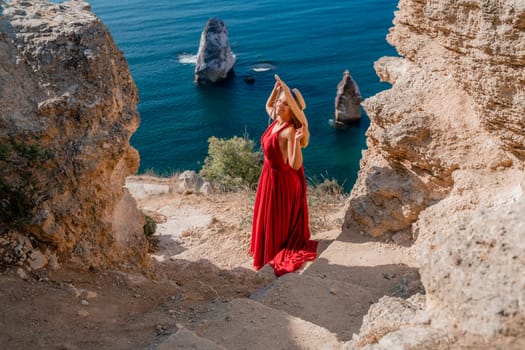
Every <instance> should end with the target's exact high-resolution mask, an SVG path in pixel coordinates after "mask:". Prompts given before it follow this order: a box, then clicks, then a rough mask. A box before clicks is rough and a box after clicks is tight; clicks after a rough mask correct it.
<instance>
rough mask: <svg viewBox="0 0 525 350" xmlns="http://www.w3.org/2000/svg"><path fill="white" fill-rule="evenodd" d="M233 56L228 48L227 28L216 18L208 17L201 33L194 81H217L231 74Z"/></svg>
mask: <svg viewBox="0 0 525 350" xmlns="http://www.w3.org/2000/svg"><path fill="white" fill-rule="evenodd" d="M234 64H235V56H234V55H233V52H232V50H231V48H230V40H229V38H228V30H227V28H226V25H225V24H224V22H223V21H222V20H220V19H218V18H210V19H209V20H208V22H207V23H206V26H205V28H204V30H203V32H202V34H201V40H200V44H199V51H198V53H197V64H196V65H195V81H196V82H197V83H218V82H220V81H223V80H226V79H227V78H229V77H230V76H232V74H233V66H234Z"/></svg>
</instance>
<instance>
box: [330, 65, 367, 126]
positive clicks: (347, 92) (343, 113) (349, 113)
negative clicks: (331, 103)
mask: <svg viewBox="0 0 525 350" xmlns="http://www.w3.org/2000/svg"><path fill="white" fill-rule="evenodd" d="M361 101H363V98H362V97H361V93H360V92H359V87H358V86H357V84H356V82H355V81H354V79H353V78H352V76H351V75H350V72H349V71H348V70H345V71H344V72H343V78H342V79H341V81H340V82H339V84H337V93H336V96H335V121H334V126H344V125H346V124H352V123H355V122H358V121H359V120H361Z"/></svg>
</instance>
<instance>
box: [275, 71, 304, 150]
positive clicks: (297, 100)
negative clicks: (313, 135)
mask: <svg viewBox="0 0 525 350" xmlns="http://www.w3.org/2000/svg"><path fill="white" fill-rule="evenodd" d="M275 80H277V81H278V82H280V85H281V88H282V91H283V92H284V96H285V97H286V102H287V103H288V106H289V107H290V109H291V110H292V113H293V116H294V117H295V119H296V120H297V121H298V122H299V123H301V126H303V125H304V126H306V128H305V129H304V136H303V137H302V138H301V141H300V142H301V147H303V148H304V147H306V146H307V145H308V141H309V139H310V132H309V130H308V120H306V115H305V114H304V109H306V103H305V102H304V98H303V95H301V92H300V91H299V90H298V89H296V88H294V89H290V88H289V87H288V85H286V84H285V83H284V81H282V80H281V78H279V76H278V75H277V74H275Z"/></svg>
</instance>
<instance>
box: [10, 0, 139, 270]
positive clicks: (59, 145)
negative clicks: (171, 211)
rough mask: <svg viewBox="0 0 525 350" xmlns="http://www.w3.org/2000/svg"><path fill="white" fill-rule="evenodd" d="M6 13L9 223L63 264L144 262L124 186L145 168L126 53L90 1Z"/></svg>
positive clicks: (13, 7) (16, 7)
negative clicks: (135, 141)
mask: <svg viewBox="0 0 525 350" xmlns="http://www.w3.org/2000/svg"><path fill="white" fill-rule="evenodd" d="M2 7H3V15H2V16H1V17H0V31H1V32H0V67H1V68H2V69H0V108H1V113H0V130H2V132H1V133H0V181H1V185H2V186H0V188H1V191H2V202H1V206H2V208H1V209H2V210H1V212H2V214H1V220H0V221H1V225H3V226H5V225H7V226H11V227H19V228H20V232H21V233H23V234H24V235H27V234H28V233H29V232H30V233H31V235H32V236H33V237H35V238H36V239H37V240H38V241H39V242H40V244H44V245H47V246H48V247H49V249H51V251H52V253H51V254H54V253H56V254H57V256H58V257H59V258H60V260H61V261H73V262H75V263H77V264H78V265H80V266H84V267H90V266H94V267H101V266H106V265H112V264H121V263H123V264H130V265H134V264H141V263H143V259H144V257H145V256H146V250H147V249H146V241H145V238H144V234H143V229H142V226H143V225H144V219H143V215H142V214H141V213H140V212H139V211H138V209H137V207H136V204H135V202H134V199H133V198H132V197H131V196H130V195H129V193H128V190H127V189H126V188H124V181H125V178H126V177H127V176H129V175H131V174H133V173H134V172H136V170H137V168H138V164H139V157H138V153H137V151H136V150H135V149H133V148H132V147H131V146H130V144H129V139H130V137H131V135H132V134H133V132H134V131H135V130H136V129H137V127H138V125H139V115H138V112H137V109H136V105H137V101H138V93H137V88H136V86H135V84H134V82H133V79H132V77H131V76H130V73H129V70H128V65H127V62H126V60H125V58H124V55H123V54H122V52H121V51H119V49H118V48H117V47H116V45H115V43H114V42H113V40H112V38H111V35H110V33H109V32H108V30H107V28H106V27H105V26H104V25H103V24H102V22H101V21H100V20H99V19H98V18H97V17H96V16H95V15H94V14H93V13H91V12H90V11H89V5H88V4H87V3H85V2H83V1H68V2H64V3H60V4H58V3H52V2H48V1H43V0H39V1H31V2H29V1H21V0H13V1H9V2H8V3H5V2H4V3H2ZM20 208H22V210H21V209H20ZM14 224H16V225H14Z"/></svg>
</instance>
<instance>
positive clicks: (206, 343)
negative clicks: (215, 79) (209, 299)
mask: <svg viewBox="0 0 525 350" xmlns="http://www.w3.org/2000/svg"><path fill="white" fill-rule="evenodd" d="M325 248H326V249H325V250H324V251H323V252H322V253H321V254H320V255H319V257H318V258H317V259H316V260H315V261H313V262H311V263H307V264H305V266H304V267H303V268H302V269H301V270H300V271H299V272H296V273H290V274H286V275H284V276H281V277H280V278H275V279H274V280H273V282H272V283H271V284H269V285H268V286H266V287H265V288H263V289H261V290H259V291H257V292H255V293H254V294H252V295H251V296H250V298H239V299H234V300H232V301H230V302H228V303H224V304H222V305H219V306H217V307H216V308H215V309H214V310H213V311H212V312H210V313H209V314H208V315H207V316H206V319H205V320H204V321H203V322H202V323H201V324H200V326H199V327H197V329H196V330H195V331H194V332H191V331H189V330H187V329H185V328H181V329H179V330H178V331H177V332H176V333H175V334H172V335H171V336H170V337H169V338H168V339H167V340H166V341H164V342H163V343H162V344H160V345H159V346H158V347H157V349H158V350H171V349H188V350H189V349H194V350H208V349H209V350H212V349H213V350H214V349H222V350H224V349H227V350H242V349H246V350H248V349H250V350H258V349H261V350H263V349H264V350H268V349H272V350H273V349H275V350H278V349H283V350H285V349H286V350H295V349H297V350H302V349H312V350H313V349H316V350H322V349H326V350H332V349H342V348H343V347H344V344H345V343H346V342H348V341H349V340H350V339H352V334H353V333H358V332H359V329H360V327H361V323H362V320H363V316H364V315H366V313H367V312H368V309H369V307H370V305H371V304H373V303H375V302H376V301H377V300H379V298H381V297H382V296H384V295H397V296H402V297H405V298H406V297H408V296H409V295H410V294H411V292H410V284H411V283H412V284H413V283H418V281H419V274H418V272H417V269H415V268H414V267H411V266H410V261H409V260H410V259H408V258H407V254H406V248H403V247H397V246H396V247H394V246H391V245H387V244H384V243H380V242H373V241H370V240H367V239H366V238H365V237H362V236H359V235H355V234H351V233H349V232H345V231H343V232H342V233H340V234H339V235H338V236H337V238H336V239H335V240H333V242H332V243H331V244H330V245H328V246H327V247H325ZM404 250H405V251H404ZM270 271H271V272H270ZM260 273H272V274H273V270H271V268H267V267H265V268H263V269H262V270H261V271H260Z"/></svg>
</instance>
